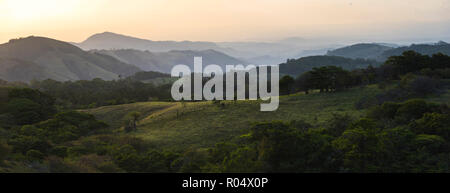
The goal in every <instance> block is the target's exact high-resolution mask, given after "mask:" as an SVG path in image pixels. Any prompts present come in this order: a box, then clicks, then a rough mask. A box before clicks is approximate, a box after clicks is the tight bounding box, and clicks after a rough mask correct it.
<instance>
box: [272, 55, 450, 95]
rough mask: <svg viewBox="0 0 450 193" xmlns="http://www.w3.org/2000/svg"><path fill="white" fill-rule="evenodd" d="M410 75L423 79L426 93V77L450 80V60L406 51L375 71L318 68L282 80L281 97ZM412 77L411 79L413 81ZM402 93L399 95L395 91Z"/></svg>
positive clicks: (369, 67)
mask: <svg viewBox="0 0 450 193" xmlns="http://www.w3.org/2000/svg"><path fill="white" fill-rule="evenodd" d="M406 74H413V75H416V76H420V77H422V78H419V79H422V81H417V82H416V83H417V85H416V87H417V88H419V87H420V88H422V89H426V86H423V85H419V84H421V83H424V84H428V83H426V82H430V81H424V80H423V79H424V78H423V77H428V78H430V79H434V80H438V79H448V78H450V56H447V55H444V54H441V53H438V54H434V55H432V56H428V55H421V54H419V53H416V52H414V51H406V52H404V53H403V54H402V55H400V56H392V57H390V58H389V59H388V60H387V61H386V62H385V63H384V64H383V65H381V66H380V67H377V68H374V67H373V66H371V65H369V66H368V67H367V68H365V69H355V70H352V71H348V70H345V69H343V68H341V67H336V66H322V67H314V68H312V70H311V71H308V72H305V73H303V74H300V75H299V76H298V77H297V78H295V81H292V79H293V78H292V77H289V76H288V75H287V76H284V77H282V78H281V80H280V91H281V94H289V93H292V92H298V91H302V92H305V93H306V94H308V93H309V92H310V91H311V90H320V92H334V91H338V90H344V89H346V88H350V87H354V86H360V85H367V84H374V83H380V84H385V82H389V81H393V80H400V79H402V78H403V77H404V75H406ZM411 76H412V75H409V79H411ZM395 92H396V93H398V92H399V91H395Z"/></svg>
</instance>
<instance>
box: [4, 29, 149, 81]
mask: <svg viewBox="0 0 450 193" xmlns="http://www.w3.org/2000/svg"><path fill="white" fill-rule="evenodd" d="M0 58H2V59H1V60H0V78H1V79H5V80H8V81H30V80H31V79H37V80H43V79H49V78H50V79H54V80H58V81H67V80H90V79H94V78H102V79H104V80H112V79H117V78H118V77H119V75H121V76H129V75H132V74H134V73H136V72H139V71H141V69H139V68H138V67H136V66H134V65H131V64H127V63H124V62H121V61H119V60H117V59H115V58H113V57H111V56H107V55H102V54H98V53H90V52H85V51H83V50H81V49H80V48H78V47H76V46H73V45H72V44H69V43H66V42H63V41H58V40H54V39H50V38H45V37H34V36H30V37H27V38H20V39H13V40H10V41H9V42H8V43H5V44H1V45H0Z"/></svg>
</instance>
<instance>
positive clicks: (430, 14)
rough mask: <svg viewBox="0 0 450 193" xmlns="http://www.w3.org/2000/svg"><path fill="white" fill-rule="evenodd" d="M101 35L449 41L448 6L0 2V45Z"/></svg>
mask: <svg viewBox="0 0 450 193" xmlns="http://www.w3.org/2000/svg"><path fill="white" fill-rule="evenodd" d="M104 31H110V32H115V33H120V34H126V35H130V36H135V37H140V38H145V39H151V40H178V41H179V40H192V41H273V40H277V39H283V38H287V37H304V38H321V37H335V38H343V39H345V38H347V39H361V40H366V39H367V40H373V41H396V40H397V41H400V40H406V39H417V40H419V39H423V40H424V41H426V40H435V39H442V40H450V0H64V1H61V0H0V43H1V42H6V41H8V40H9V39H12V38H18V37H26V36H30V35H36V36H45V37H51V38H55V39H59V40H64V41H72V42H81V41H83V40H84V39H86V38H87V37H88V36H90V35H92V34H94V33H101V32H104Z"/></svg>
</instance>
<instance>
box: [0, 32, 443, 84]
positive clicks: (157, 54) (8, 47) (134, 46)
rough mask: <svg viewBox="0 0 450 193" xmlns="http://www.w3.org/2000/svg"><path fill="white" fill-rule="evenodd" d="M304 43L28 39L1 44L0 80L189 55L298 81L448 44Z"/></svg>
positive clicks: (132, 67)
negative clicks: (321, 70) (329, 68)
mask: <svg viewBox="0 0 450 193" xmlns="http://www.w3.org/2000/svg"><path fill="white" fill-rule="evenodd" d="M308 43H311V42H308V40H305V39H302V38H289V39H285V40H280V41H278V42H272V43H265V42H219V43H214V42H191V41H183V42H176V41H151V40H145V39H139V38H134V37H130V36H124V35H120V34H114V33H110V32H105V33H101V34H95V35H93V36H91V37H89V38H88V39H87V40H86V41H83V42H81V43H78V44H77V43H67V42H64V41H59V40H55V39H50V38H46V37H36V36H30V37H27V38H19V39H12V40H10V41H9V42H7V43H4V44H0V79H3V80H7V81H24V82H29V81H32V80H44V79H54V80H57V81H73V80H91V79H94V78H101V79H104V80H113V79H118V78H121V77H128V76H131V75H133V74H135V73H136V72H142V71H155V72H159V73H170V70H171V68H172V67H173V66H174V65H177V64H185V65H188V66H190V67H193V58H194V56H202V57H203V64H204V65H208V64H217V65H220V66H224V65H235V64H256V65H257V64H280V63H281V64H280V72H281V73H282V74H289V75H292V76H297V75H299V74H301V73H303V72H306V71H308V70H311V69H312V68H313V67H320V66H326V65H335V66H340V67H342V68H344V69H349V70H351V69H355V68H365V67H367V66H368V65H373V66H376V65H379V64H381V63H382V62H384V61H385V60H386V59H387V58H388V57H389V56H393V55H400V54H402V53H403V52H404V51H407V50H414V51H416V52H419V53H422V54H428V55H431V54H434V53H438V52H441V53H444V54H447V55H450V44H448V43H446V42H442V41H441V42H438V43H433V44H412V45H410V46H398V45H394V44H381V43H362V44H355V45H350V46H346V47H341V48H338V49H335V50H331V51H328V52H327V49H326V48H317V47H311V48H310V49H309V50H302V51H299V50H298V49H299V48H300V47H299V45H300V44H308ZM323 45H324V44H323ZM78 46H79V47H78ZM81 48H84V49H85V50H83V49H81ZM88 49H89V50H88ZM271 52H273V53H274V54H271ZM325 52H327V53H326V55H323V54H325ZM261 54H262V55H261ZM290 55H293V58H297V59H287V58H292V57H289V56H290ZM311 55H316V56H311ZM250 56H252V57H250ZM249 57H250V58H249ZM243 58H244V59H243ZM286 60H287V62H285V63H282V62H283V61H286ZM252 61H258V62H261V63H253V62H252Z"/></svg>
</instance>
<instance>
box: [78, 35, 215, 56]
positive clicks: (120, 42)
mask: <svg viewBox="0 0 450 193" xmlns="http://www.w3.org/2000/svg"><path fill="white" fill-rule="evenodd" d="M75 45H77V46H78V47H80V48H82V49H84V50H92V49H96V50H103V49H104V50H110V49H136V50H141V51H151V52H167V51H171V50H206V49H222V48H220V47H219V46H217V45H216V44H215V43H212V42H192V41H180V42H177V41H152V40H146V39H141V38H136V37H131V36H127V35H122V34H117V33H112V32H103V33H97V34H94V35H92V36H90V37H88V38H87V39H86V40H85V41H83V42H81V43H76V44H75Z"/></svg>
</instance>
